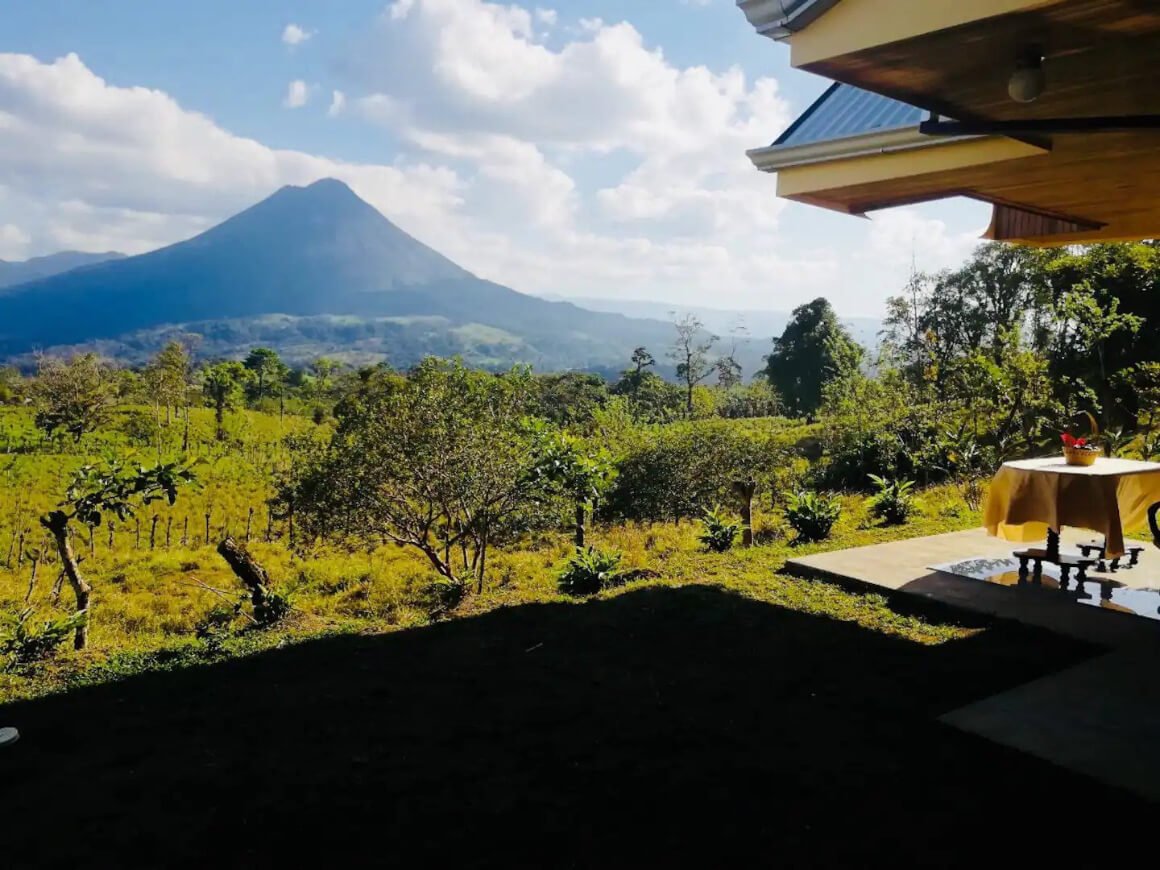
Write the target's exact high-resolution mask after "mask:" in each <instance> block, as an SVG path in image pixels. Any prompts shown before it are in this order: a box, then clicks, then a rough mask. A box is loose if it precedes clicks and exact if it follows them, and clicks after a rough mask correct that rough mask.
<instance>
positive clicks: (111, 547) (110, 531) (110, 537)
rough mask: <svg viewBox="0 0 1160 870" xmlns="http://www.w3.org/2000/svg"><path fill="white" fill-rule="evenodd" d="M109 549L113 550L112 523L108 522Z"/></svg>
mask: <svg viewBox="0 0 1160 870" xmlns="http://www.w3.org/2000/svg"><path fill="white" fill-rule="evenodd" d="M109 549H110V550H111V549H113V521H112V520H109Z"/></svg>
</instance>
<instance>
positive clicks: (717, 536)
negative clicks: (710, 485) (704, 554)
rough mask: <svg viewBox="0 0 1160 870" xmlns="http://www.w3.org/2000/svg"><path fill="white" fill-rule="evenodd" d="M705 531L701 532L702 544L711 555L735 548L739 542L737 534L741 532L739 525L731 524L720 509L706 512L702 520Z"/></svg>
mask: <svg viewBox="0 0 1160 870" xmlns="http://www.w3.org/2000/svg"><path fill="white" fill-rule="evenodd" d="M701 522H702V523H703V524H704V529H703V530H702V531H701V543H702V544H704V545H705V547H706V548H707V549H708V550H709V552H711V553H724V552H727V551H728V550H730V549H731V548H732V547H733V542H734V541H736V540H737V533H738V532H739V531H741V526H740V525H739V524H738V523H732V522H729V520H727V519H726V518H725V517H724V516H723V515H722V514H721V512H720V510H718V509H714V510H711V511H705V516H704V517H703V518H702V519H701Z"/></svg>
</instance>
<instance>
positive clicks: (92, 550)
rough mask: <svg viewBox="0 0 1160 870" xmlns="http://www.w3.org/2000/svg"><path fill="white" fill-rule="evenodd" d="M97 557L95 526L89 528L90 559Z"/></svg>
mask: <svg viewBox="0 0 1160 870" xmlns="http://www.w3.org/2000/svg"><path fill="white" fill-rule="evenodd" d="M96 555H97V542H96V539H95V538H94V536H93V526H89V558H90V559H91V558H93V557H95V556H96Z"/></svg>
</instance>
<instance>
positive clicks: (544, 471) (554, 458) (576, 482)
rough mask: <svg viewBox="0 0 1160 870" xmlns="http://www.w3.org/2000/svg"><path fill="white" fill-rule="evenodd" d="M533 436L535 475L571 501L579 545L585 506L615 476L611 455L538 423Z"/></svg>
mask: <svg viewBox="0 0 1160 870" xmlns="http://www.w3.org/2000/svg"><path fill="white" fill-rule="evenodd" d="M534 437H535V441H536V444H537V446H536V450H535V452H536V454H537V456H536V470H535V474H536V475H537V476H539V477H540V478H542V479H543V480H544V481H545V482H546V483H547V484H548V486H549V487H552V488H556V489H558V490H559V491H560V492H562V493H563V494H564V495H566V496H568V497H569V498H571V499H572V500H573V502H574V503H575V507H576V523H575V527H574V528H575V534H574V540H575V543H576V547H577V548H580V547H583V546H584V538H585V534H584V526H585V522H586V514H587V512H588V509H589V507H590V506H593V505H595V504H596V501H597V500H598V499H599V498H600V497H601V496H602V495H603V494H604V493H605V492H607V490H608V488H609V486H610V485H611V484H612V481H613V480H615V479H616V468H615V466H614V464H613V461H612V454H611V453H609V452H608V451H607V450H606V449H604V448H603V447H593V446H591V445H588V444H585V443H584V442H583V441H581V440H580V439H578V438H574V437H572V436H570V435H568V434H567V433H551V432H548V430H547V429H546V427H542V426H541V427H537V428H536V430H535V436H534Z"/></svg>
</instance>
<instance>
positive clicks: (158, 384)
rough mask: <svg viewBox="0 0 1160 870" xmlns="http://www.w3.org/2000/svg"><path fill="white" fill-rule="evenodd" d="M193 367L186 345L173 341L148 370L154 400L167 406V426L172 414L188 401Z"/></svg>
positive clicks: (147, 376)
mask: <svg viewBox="0 0 1160 870" xmlns="http://www.w3.org/2000/svg"><path fill="white" fill-rule="evenodd" d="M192 366H193V364H192V361H191V359H190V355H189V351H188V350H186V348H185V345H183V344H182V343H181V342H179V341H171V342H169V343H168V344H166V345H165V347H163V348H162V349H161V350H160V351H159V352H158V353H157V356H155V357H154V358H153V361H152V362H151V363H150V364H149V368H148V369H147V370H146V373H145V374H146V380H147V383H148V384H149V389H150V392H151V394H152V396H153V400H154V401H155V402H157V403H158V404H160V405H164V406H165V422H166V424H168V423H169V422H170V421H171V419H172V412H173V411H175V410H177V409H178V408H180V407H182V406H184V405H185V404H186V402H187V401H188V398H189V377H190V373H191V372H192Z"/></svg>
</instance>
